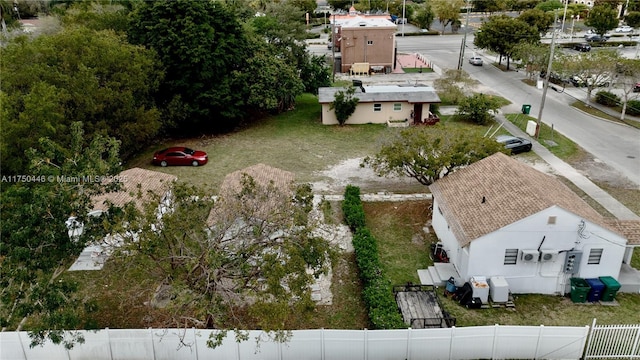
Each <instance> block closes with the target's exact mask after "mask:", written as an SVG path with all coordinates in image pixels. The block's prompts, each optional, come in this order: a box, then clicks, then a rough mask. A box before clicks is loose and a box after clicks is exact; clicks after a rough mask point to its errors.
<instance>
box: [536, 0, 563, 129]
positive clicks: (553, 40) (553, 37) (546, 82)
mask: <svg viewBox="0 0 640 360" xmlns="http://www.w3.org/2000/svg"><path fill="white" fill-rule="evenodd" d="M556 21H558V11H556V12H555V16H554V19H553V23H554V24H555V23H556ZM555 45H556V31H555V29H554V31H553V35H551V45H550V51H549V64H547V74H546V76H545V77H544V86H543V87H542V100H541V102H540V111H539V112H538V119H537V121H536V136H535V137H536V139H538V138H539V137H540V125H541V122H542V110H544V100H545V99H546V98H547V89H548V88H549V78H551V65H552V64H553V51H554V49H555Z"/></svg>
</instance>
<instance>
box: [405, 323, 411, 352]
mask: <svg viewBox="0 0 640 360" xmlns="http://www.w3.org/2000/svg"><path fill="white" fill-rule="evenodd" d="M405 359H407V360H411V328H407V351H406V352H405Z"/></svg>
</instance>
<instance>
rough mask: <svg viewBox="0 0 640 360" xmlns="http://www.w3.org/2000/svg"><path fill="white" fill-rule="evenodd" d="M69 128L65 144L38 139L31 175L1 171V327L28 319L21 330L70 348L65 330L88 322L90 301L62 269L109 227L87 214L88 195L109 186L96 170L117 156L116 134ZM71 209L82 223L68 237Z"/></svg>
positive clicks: (110, 165) (113, 164)
mask: <svg viewBox="0 0 640 360" xmlns="http://www.w3.org/2000/svg"><path fill="white" fill-rule="evenodd" d="M69 133H70V136H71V142H70V145H69V146H67V145H63V144H60V143H56V142H55V141H52V140H51V139H48V138H42V139H40V142H39V143H38V145H37V146H36V148H35V149H30V150H29V152H28V154H27V158H28V160H29V164H30V168H29V170H28V174H29V176H28V177H25V176H20V175H4V174H3V175H2V183H3V189H2V193H0V219H1V220H0V235H1V236H2V242H0V258H1V259H2V276H0V322H1V324H0V326H2V327H7V328H8V329H20V328H21V327H22V326H23V325H22V324H24V323H25V321H24V320H26V319H27V318H28V320H29V321H28V322H26V323H27V324H28V325H27V328H24V329H23V330H28V331H29V334H30V336H31V338H32V341H33V343H34V344H38V343H41V342H43V341H44V340H45V339H51V340H52V341H53V342H55V343H61V342H62V343H64V344H65V346H67V347H71V346H73V344H74V343H75V342H76V341H82V339H81V338H78V337H75V336H73V334H72V335H71V336H70V337H69V336H66V335H68V334H65V333H64V331H63V330H74V329H78V328H87V327H91V323H92V321H91V311H93V310H95V308H94V307H93V306H92V305H91V304H90V303H83V301H81V299H78V298H77V297H76V296H75V294H74V292H75V290H76V288H77V286H76V284H74V283H73V282H69V281H68V280H66V279H64V277H61V276H60V275H61V274H63V273H64V271H66V269H67V268H68V267H69V265H70V264H71V262H72V261H74V260H75V258H76V257H77V256H78V254H79V253H80V251H81V249H82V248H83V247H84V245H85V243H86V242H87V241H88V240H91V239H93V238H95V237H97V236H101V235H103V234H104V233H105V232H106V231H108V227H107V228H105V227H104V226H105V225H106V224H108V222H106V223H99V222H97V221H95V219H93V218H92V217H91V216H88V213H89V211H90V210H92V204H91V200H90V196H91V195H94V194H99V193H101V192H103V191H106V190H108V189H107V188H106V187H105V186H104V184H102V183H101V182H100V181H96V180H97V178H96V177H100V176H105V177H107V176H109V175H114V174H117V172H118V170H119V163H120V160H119V157H118V148H119V143H118V141H117V140H115V139H113V138H108V137H104V136H101V135H95V136H92V137H86V139H85V134H84V132H83V130H82V124H81V123H80V122H75V123H73V124H71V125H70V127H69ZM113 185H117V184H115V183H114V184H113ZM72 215H73V216H74V217H75V220H76V221H77V222H78V223H81V224H84V231H83V232H82V234H81V235H79V236H77V237H74V239H73V240H72V239H71V238H70V236H69V234H68V232H69V228H68V225H67V224H68V219H69V217H70V216H72ZM23 319H24V320H23Z"/></svg>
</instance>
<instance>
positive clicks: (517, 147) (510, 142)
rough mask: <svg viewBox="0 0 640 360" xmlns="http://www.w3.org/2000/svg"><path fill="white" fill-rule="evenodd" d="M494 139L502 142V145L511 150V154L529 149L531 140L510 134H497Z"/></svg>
mask: <svg viewBox="0 0 640 360" xmlns="http://www.w3.org/2000/svg"><path fill="white" fill-rule="evenodd" d="M496 141H497V142H499V143H501V144H504V147H505V148H507V149H509V150H511V153H512V154H518V153H522V152H527V151H531V147H532V145H531V141H529V140H527V139H525V138H521V137H517V136H511V135H498V136H496Z"/></svg>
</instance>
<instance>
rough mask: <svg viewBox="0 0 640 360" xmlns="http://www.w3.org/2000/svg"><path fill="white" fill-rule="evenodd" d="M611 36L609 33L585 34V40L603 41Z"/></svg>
mask: <svg viewBox="0 0 640 360" xmlns="http://www.w3.org/2000/svg"><path fill="white" fill-rule="evenodd" d="M610 37H611V36H609V35H604V36H602V35H598V34H593V35H590V36H587V38H586V39H585V40H587V42H605V41H607V39H609V38H610Z"/></svg>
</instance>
